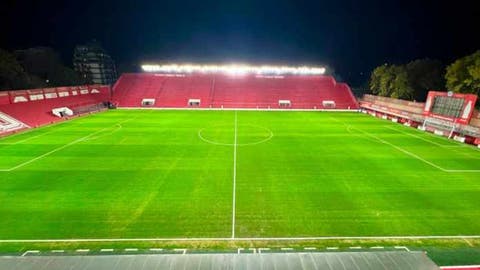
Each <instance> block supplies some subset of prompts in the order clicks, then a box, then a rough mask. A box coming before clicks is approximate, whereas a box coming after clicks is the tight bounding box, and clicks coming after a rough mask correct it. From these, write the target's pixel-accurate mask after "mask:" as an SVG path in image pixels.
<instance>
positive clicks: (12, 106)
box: [0, 85, 110, 134]
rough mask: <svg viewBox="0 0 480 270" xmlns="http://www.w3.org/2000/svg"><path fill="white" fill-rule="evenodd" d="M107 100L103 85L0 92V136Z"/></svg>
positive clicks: (72, 113) (75, 112) (56, 118)
mask: <svg viewBox="0 0 480 270" xmlns="http://www.w3.org/2000/svg"><path fill="white" fill-rule="evenodd" d="M109 100H110V87H109V86H105V85H85V86H69V87H57V88H43V89H30V90H15V91H2V92H0V134H7V133H11V132H15V131H18V130H20V129H24V128H28V127H36V126H41V125H45V124H49V123H54V122H58V121H61V120H62V119H63V117H64V116H65V117H67V116H72V115H78V114H81V113H83V112H87V111H89V110H91V108H92V107H94V106H97V105H98V106H99V105H100V104H102V103H103V102H106V101H109Z"/></svg>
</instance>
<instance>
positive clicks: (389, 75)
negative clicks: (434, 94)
mask: <svg viewBox="0 0 480 270" xmlns="http://www.w3.org/2000/svg"><path fill="white" fill-rule="evenodd" d="M443 84H444V83H443V66H442V64H441V63H440V62H439V61H436V60H430V59H421V60H415V61H412V62H410V63H408V64H406V65H388V64H385V65H382V66H379V67H377V68H375V69H374V70H373V72H372V75H371V77H370V90H371V91H372V93H373V94H376V95H380V96H385V97H392V98H400V99H416V100H424V99H425V98H426V95H427V92H428V91H429V90H432V89H442V88H443Z"/></svg>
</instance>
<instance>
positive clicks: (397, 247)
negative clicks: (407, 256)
mask: <svg viewBox="0 0 480 270" xmlns="http://www.w3.org/2000/svg"><path fill="white" fill-rule="evenodd" d="M394 248H396V249H403V250H406V251H408V252H410V249H408V248H407V247H406V246H394Z"/></svg>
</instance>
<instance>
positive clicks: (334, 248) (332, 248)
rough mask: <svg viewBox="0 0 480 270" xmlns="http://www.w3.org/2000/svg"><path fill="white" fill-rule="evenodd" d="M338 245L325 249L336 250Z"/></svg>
mask: <svg viewBox="0 0 480 270" xmlns="http://www.w3.org/2000/svg"><path fill="white" fill-rule="evenodd" d="M337 249H338V247H327V250H337Z"/></svg>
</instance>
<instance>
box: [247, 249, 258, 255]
mask: <svg viewBox="0 0 480 270" xmlns="http://www.w3.org/2000/svg"><path fill="white" fill-rule="evenodd" d="M248 250H251V251H253V254H255V253H257V249H256V248H249V249H248Z"/></svg>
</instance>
